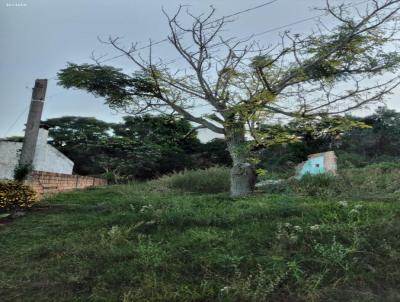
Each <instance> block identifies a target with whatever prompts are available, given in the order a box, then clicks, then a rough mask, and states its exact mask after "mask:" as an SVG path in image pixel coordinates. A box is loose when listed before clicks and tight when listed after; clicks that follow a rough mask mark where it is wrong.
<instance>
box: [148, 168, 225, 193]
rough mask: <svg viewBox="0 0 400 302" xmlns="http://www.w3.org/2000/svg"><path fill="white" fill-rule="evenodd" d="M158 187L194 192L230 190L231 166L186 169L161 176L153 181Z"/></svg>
mask: <svg viewBox="0 0 400 302" xmlns="http://www.w3.org/2000/svg"><path fill="white" fill-rule="evenodd" d="M152 184H153V185H155V186H156V187H157V188H158V189H161V188H162V187H164V188H169V189H176V190H181V191H184V192H193V193H221V192H228V191H229V187H230V174H229V168H226V167H212V168H208V169H205V170H186V171H182V172H179V173H174V174H171V175H167V176H164V177H161V178H160V179H158V180H155V181H153V182H152Z"/></svg>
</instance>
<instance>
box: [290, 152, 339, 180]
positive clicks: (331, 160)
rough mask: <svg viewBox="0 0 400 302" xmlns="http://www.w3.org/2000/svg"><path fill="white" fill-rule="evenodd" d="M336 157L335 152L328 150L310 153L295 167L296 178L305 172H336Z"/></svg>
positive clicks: (332, 173)
mask: <svg viewBox="0 0 400 302" xmlns="http://www.w3.org/2000/svg"><path fill="white" fill-rule="evenodd" d="M336 162H337V159H336V155H335V152H333V151H328V152H323V153H316V154H311V155H309V156H308V160H306V161H304V162H302V163H301V164H299V165H298V166H297V167H296V178H301V177H303V176H304V175H306V174H311V175H317V174H325V173H327V174H330V175H336V174H337V163H336Z"/></svg>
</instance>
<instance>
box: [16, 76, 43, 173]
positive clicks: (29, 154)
mask: <svg viewBox="0 0 400 302" xmlns="http://www.w3.org/2000/svg"><path fill="white" fill-rule="evenodd" d="M46 89H47V79H41V80H36V81H35V87H34V88H33V90H32V101H31V106H30V109H29V115H28V121H27V123H26V128H25V137H24V143H23V145H22V151H21V158H20V165H32V163H33V158H34V156H35V149H36V143H37V139H38V134H39V127H40V120H41V118H42V111H43V105H44V98H45V95H46Z"/></svg>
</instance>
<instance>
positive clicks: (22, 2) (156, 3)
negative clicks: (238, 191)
mask: <svg viewBox="0 0 400 302" xmlns="http://www.w3.org/2000/svg"><path fill="white" fill-rule="evenodd" d="M333 1H334V2H340V1H339V0H333ZM265 2H268V0H246V1H243V0H242V1H239V0H18V1H14V0H0V41H1V47H0V92H1V94H0V137H6V136H12V135H21V134H22V133H23V129H24V124H25V122H26V118H27V115H28V106H29V103H30V99H31V94H32V87H33V84H34V81H35V79H39V78H47V79H49V84H48V88H47V96H46V100H45V107H44V112H43V117H42V120H45V119H47V118H53V117H60V116H67V115H74V116H91V117H96V118H98V119H101V120H104V121H108V122H117V121H120V120H121V117H122V116H124V115H126V114H124V113H121V112H114V111H112V110H110V109H109V108H108V107H107V106H106V105H105V104H104V100H102V99H101V98H95V97H94V96H92V95H91V94H88V93H86V92H83V91H78V90H67V89H64V88H62V87H61V86H58V85H57V80H56V74H57V72H58V71H59V70H60V69H61V68H63V67H65V66H66V64H67V62H73V63H92V61H91V59H90V56H91V54H92V52H93V51H94V53H95V54H96V55H98V56H100V55H106V57H105V58H111V57H114V56H116V55H118V53H117V52H116V51H115V50H114V49H112V48H111V47H110V46H107V45H103V44H102V43H100V42H99V41H98V37H101V38H107V37H108V36H110V35H111V36H114V37H115V36H120V37H122V38H123V42H124V43H126V44H127V45H129V44H130V43H131V42H140V44H139V46H141V45H146V44H147V43H148V41H149V39H152V40H153V41H158V40H161V39H164V38H165V37H166V36H167V34H168V28H167V23H166V19H165V16H164V15H163V13H162V11H161V9H162V8H164V9H165V10H166V11H168V12H170V13H173V12H174V11H175V10H176V9H177V8H178V6H179V5H180V4H183V5H187V7H188V8H189V9H190V10H191V11H192V12H193V13H202V12H206V11H207V10H208V9H209V6H210V5H213V6H214V7H215V8H216V14H217V16H221V17H222V16H225V15H231V14H233V13H236V12H238V11H242V10H245V9H248V8H251V7H255V6H258V5H260V4H262V3H265ZM348 2H350V1H348ZM324 3H325V0H276V2H274V3H273V4H271V5H268V6H264V7H262V8H259V9H256V10H252V11H249V12H247V13H243V14H241V15H239V16H238V17H237V18H236V20H235V22H234V23H232V24H231V25H230V26H229V30H228V31H229V32H228V34H229V35H234V36H237V37H246V36H248V35H250V34H252V33H259V32H263V31H266V30H269V29H274V28H277V27H281V26H284V25H287V24H291V23H294V22H296V21H298V20H302V19H305V18H309V17H312V16H316V15H318V14H320V12H318V11H316V10H314V9H313V8H315V7H318V6H319V7H321V6H323V4H324ZM314 23H315V21H314V20H310V21H307V22H303V23H300V24H297V25H295V26H288V27H285V28H284V29H279V30H273V31H272V32H270V33H268V34H265V35H261V36H258V38H257V39H258V40H259V41H260V42H261V43H269V42H274V41H276V40H277V38H278V36H279V33H280V32H282V31H283V30H289V29H291V30H292V31H293V32H296V33H297V32H298V33H307V32H309V31H310V30H311V29H312V27H313V24H314ZM154 55H155V56H160V57H163V58H166V60H171V59H175V58H176V57H177V53H176V52H175V51H174V50H173V49H172V47H171V46H170V45H169V44H168V43H161V44H160V45H158V46H155V49H154ZM107 64H110V65H113V66H116V67H119V68H123V69H125V70H133V66H131V63H130V62H129V61H128V60H127V59H125V58H118V59H115V60H111V61H109V62H107ZM176 64H179V62H178V63H176ZM399 96H400V90H399V89H398V90H396V92H395V94H394V95H392V96H389V97H388V101H387V104H388V107H390V108H394V109H397V110H400V103H399V102H397V101H396V100H397V99H399ZM213 136H214V135H213V134H212V133H210V132H207V131H203V132H201V133H200V137H201V139H202V140H207V139H210V138H212V137H213Z"/></svg>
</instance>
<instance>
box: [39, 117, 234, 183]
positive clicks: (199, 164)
mask: <svg viewBox="0 0 400 302" xmlns="http://www.w3.org/2000/svg"><path fill="white" fill-rule="evenodd" d="M45 123H46V124H48V125H49V126H50V132H49V136H50V139H51V140H50V142H49V143H50V144H51V145H53V146H54V147H56V148H57V149H58V150H59V151H61V152H62V153H64V154H65V155H66V156H68V157H69V158H70V159H71V160H72V161H74V163H75V167H74V172H75V173H77V174H80V175H98V174H105V175H107V177H109V178H110V180H115V181H126V180H130V179H151V178H155V177H158V176H160V175H163V174H167V173H171V172H174V171H181V170H184V169H197V168H204V167H210V166H214V165H227V166H229V165H230V164H231V160H230V157H229V153H228V152H227V151H226V147H225V142H224V141H223V140H222V139H214V140H211V141H209V142H207V143H201V142H200V140H199V139H198V137H197V132H196V131H195V129H194V128H193V127H192V126H191V124H190V123H189V122H187V121H186V120H184V119H178V118H174V117H172V116H169V115H158V116H151V115H143V116H135V117H133V116H127V117H124V118H123V121H122V122H121V123H107V122H104V121H101V120H98V119H96V118H92V117H78V116H65V117H60V118H52V119H48V120H47V121H46V122H45Z"/></svg>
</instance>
